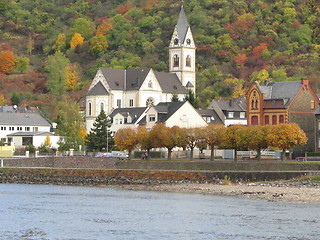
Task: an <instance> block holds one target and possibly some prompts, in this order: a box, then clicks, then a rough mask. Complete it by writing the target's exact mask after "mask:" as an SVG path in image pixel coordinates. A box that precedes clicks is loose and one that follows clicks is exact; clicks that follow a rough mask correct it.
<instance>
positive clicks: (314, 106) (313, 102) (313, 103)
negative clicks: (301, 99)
mask: <svg viewBox="0 0 320 240" xmlns="http://www.w3.org/2000/svg"><path fill="white" fill-rule="evenodd" d="M315 108H316V104H315V101H314V100H311V109H315Z"/></svg>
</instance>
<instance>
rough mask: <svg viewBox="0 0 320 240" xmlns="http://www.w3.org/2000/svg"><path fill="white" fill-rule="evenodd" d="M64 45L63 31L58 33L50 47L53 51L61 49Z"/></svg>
mask: <svg viewBox="0 0 320 240" xmlns="http://www.w3.org/2000/svg"><path fill="white" fill-rule="evenodd" d="M65 47H66V35H65V34H63V33H59V35H58V37H57V40H56V42H55V44H54V45H53V47H52V49H53V50H54V51H62V50H63V49H64V48H65Z"/></svg>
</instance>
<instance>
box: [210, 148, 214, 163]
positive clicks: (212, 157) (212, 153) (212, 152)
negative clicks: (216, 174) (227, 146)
mask: <svg viewBox="0 0 320 240" xmlns="http://www.w3.org/2000/svg"><path fill="white" fill-rule="evenodd" d="M210 150H211V155H210V156H211V157H210V160H211V161H213V160H214V146H211V149H210Z"/></svg>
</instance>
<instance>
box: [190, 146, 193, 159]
mask: <svg viewBox="0 0 320 240" xmlns="http://www.w3.org/2000/svg"><path fill="white" fill-rule="evenodd" d="M190 150H191V152H190V159H193V148H190Z"/></svg>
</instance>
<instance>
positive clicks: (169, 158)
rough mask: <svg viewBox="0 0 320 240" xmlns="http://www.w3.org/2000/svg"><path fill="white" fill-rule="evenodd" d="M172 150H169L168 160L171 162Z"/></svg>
mask: <svg viewBox="0 0 320 240" xmlns="http://www.w3.org/2000/svg"><path fill="white" fill-rule="evenodd" d="M171 153H172V148H168V160H171Z"/></svg>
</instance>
